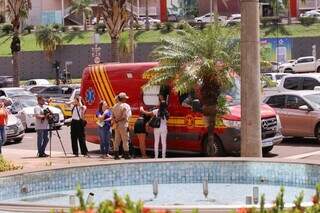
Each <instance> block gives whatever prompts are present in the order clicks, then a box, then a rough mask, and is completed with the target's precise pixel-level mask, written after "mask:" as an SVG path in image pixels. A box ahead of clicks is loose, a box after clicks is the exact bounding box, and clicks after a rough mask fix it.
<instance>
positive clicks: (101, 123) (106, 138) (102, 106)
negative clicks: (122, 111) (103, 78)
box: [96, 101, 112, 158]
mask: <svg viewBox="0 0 320 213" xmlns="http://www.w3.org/2000/svg"><path fill="white" fill-rule="evenodd" d="M96 116H97V118H98V121H97V124H98V132H99V136H100V152H101V154H102V156H101V157H102V158H112V156H111V155H109V146H110V127H111V110H109V107H108V105H107V102H105V101H100V103H99V109H98V111H97V113H96Z"/></svg>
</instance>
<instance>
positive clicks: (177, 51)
mask: <svg viewBox="0 0 320 213" xmlns="http://www.w3.org/2000/svg"><path fill="white" fill-rule="evenodd" d="M153 56H154V57H155V58H156V60H157V61H158V62H159V66H158V67H155V68H153V69H151V70H148V71H147V72H146V74H145V77H147V76H152V77H151V79H150V80H149V81H148V83H147V84H146V85H145V87H149V86H152V85H163V84H167V82H171V83H172V85H173V87H174V89H175V90H176V91H177V92H178V93H180V94H185V93H189V92H190V91H193V90H195V93H196V94H197V96H198V97H199V100H200V102H201V104H202V105H203V107H202V112H203V115H204V117H205V120H206V121H207V122H206V123H207V128H208V137H207V138H206V141H205V147H206V153H207V155H209V156H214V155H217V154H220V152H221V151H222V150H221V149H220V148H221V144H220V143H219V141H217V140H215V139H214V128H215V124H216V118H217V116H219V115H221V114H224V113H225V112H226V100H225V96H224V95H222V94H223V93H224V92H226V90H227V89H229V88H230V87H231V86H232V84H233V81H232V77H230V73H231V71H232V70H233V71H239V70H240V47H239V32H238V31H236V30H235V29H226V28H223V27H222V26H220V25H219V24H217V23H216V24H215V25H211V26H209V27H208V28H206V29H204V30H203V31H199V30H196V29H194V28H192V27H191V26H190V25H187V26H186V29H185V30H184V31H183V33H182V35H177V36H174V37H167V38H164V39H162V41H161V45H160V46H159V47H158V48H156V49H155V50H154V52H153Z"/></svg>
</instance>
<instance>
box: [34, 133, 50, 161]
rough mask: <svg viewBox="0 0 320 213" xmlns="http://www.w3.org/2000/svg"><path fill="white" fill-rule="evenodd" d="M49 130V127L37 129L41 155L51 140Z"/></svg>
mask: <svg viewBox="0 0 320 213" xmlns="http://www.w3.org/2000/svg"><path fill="white" fill-rule="evenodd" d="M48 132H49V131H48V130H47V129H38V130H37V146H38V154H39V155H43V154H44V152H45V150H46V146H47V144H48V142H49V137H48Z"/></svg>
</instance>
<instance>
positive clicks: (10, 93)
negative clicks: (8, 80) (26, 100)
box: [6, 89, 32, 98]
mask: <svg viewBox="0 0 320 213" xmlns="http://www.w3.org/2000/svg"><path fill="white" fill-rule="evenodd" d="M6 93H7V95H8V97H9V98H11V97H13V96H16V95H32V93H31V92H29V91H26V90H24V89H10V90H7V91H6Z"/></svg>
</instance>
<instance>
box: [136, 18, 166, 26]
mask: <svg viewBox="0 0 320 213" xmlns="http://www.w3.org/2000/svg"><path fill="white" fill-rule="evenodd" d="M148 20H149V23H150V25H154V24H156V23H161V21H160V20H159V19H154V18H151V17H149V19H148ZM146 21H147V17H139V18H138V23H139V24H140V25H145V24H146Z"/></svg>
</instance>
